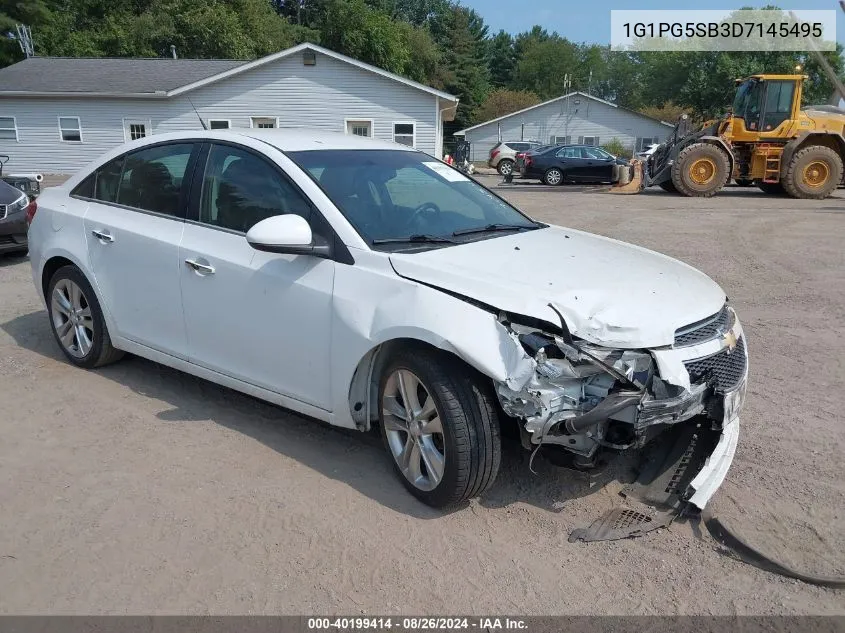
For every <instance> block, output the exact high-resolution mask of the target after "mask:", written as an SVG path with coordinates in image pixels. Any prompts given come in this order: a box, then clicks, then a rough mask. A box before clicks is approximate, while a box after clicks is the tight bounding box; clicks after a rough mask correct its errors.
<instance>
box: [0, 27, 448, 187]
mask: <svg viewBox="0 0 845 633" xmlns="http://www.w3.org/2000/svg"><path fill="white" fill-rule="evenodd" d="M457 105H458V98H457V97H455V96H453V95H450V94H447V93H445V92H442V91H440V90H435V89H434V88H430V87H428V86H424V85H422V84H419V83H417V82H415V81H411V80H410V79H406V78H404V77H400V76H399V75H395V74H393V73H390V72H387V71H386V70H382V69H381V68H376V67H375V66H371V65H369V64H365V63H363V62H360V61H358V60H356V59H352V58H350V57H347V56H345V55H341V54H339V53H335V52H334V51H330V50H328V49H326V48H323V47H321V46H317V45H315V44H300V45H298V46H294V47H293V48H289V49H286V50H283V51H280V52H278V53H274V54H272V55H268V56H266V57H262V58H260V59H256V60H253V61H243V60H210V59H169V58H160V59H131V58H130V59H114V58H112V59H90V58H55V57H32V58H30V59H27V60H24V61H22V62H19V63H17V64H13V65H12V66H8V67H6V68H3V69H0V154H7V155H9V157H10V160H9V163H8V166H7V168H6V169H7V170H8V171H9V172H16V173H31V172H42V173H46V174H50V173H53V174H70V173H73V172H75V171H76V170H77V169H79V168H80V167H82V166H83V165H85V164H86V163H88V162H89V161H91V160H93V159H95V158H96V157H97V156H99V155H100V154H102V153H103V152H105V151H107V150H110V149H112V148H113V147H115V146H116V145H118V144H120V143H123V142H124V141H128V140H131V139H135V138H139V137H142V136H147V135H150V134H156V133H160V132H170V131H174V130H186V129H201V126H202V123H201V122H200V118H201V119H202V121H203V122H204V123H205V125H206V126H208V127H209V128H227V127H278V128H303V127H306V128H307V127H310V128H318V129H321V130H333V131H337V132H346V133H347V134H358V135H361V136H373V137H375V138H379V139H384V140H391V141H396V142H397V143H404V144H406V145H411V146H413V147H416V148H417V149H419V150H422V151H424V152H427V153H429V154H431V155H433V156H441V155H442V153H443V121H451V120H452V119H453V118H454V116H455V110H456V108H457Z"/></svg>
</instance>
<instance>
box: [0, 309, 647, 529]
mask: <svg viewBox="0 0 845 633" xmlns="http://www.w3.org/2000/svg"><path fill="white" fill-rule="evenodd" d="M0 329H2V330H4V331H5V332H6V333H7V334H8V335H9V336H11V337H12V338H13V339H14V340H15V342H16V343H17V344H18V345H20V346H21V347H23V348H25V349H27V350H30V351H32V352H35V353H37V354H40V355H41V356H44V357H47V358H50V359H52V360H57V361H60V362H66V361H65V358H64V356H63V355H62V353H61V351H60V350H59V348H58V347H57V345H56V343H55V340H54V339H53V335H52V332H51V331H50V328H49V325H48V322H47V318H46V313H45V312H44V311H37V312H32V313H30V314H26V315H23V316H19V317H16V318H14V319H12V320H10V321H7V322H6V323H3V324H0ZM67 371H68V372H75V371H83V370H80V369H77V368H74V367H71V366H68V367H67ZM94 371H96V372H97V373H98V374H99V375H101V376H103V377H105V378H107V379H109V380H113V381H115V382H117V383H119V384H121V385H124V386H126V387H128V388H129V389H132V390H133V391H134V392H136V393H138V394H141V395H143V396H146V397H149V398H152V399H155V400H158V401H160V402H165V403H167V404H168V405H169V406H170V408H169V409H167V410H165V411H162V412H161V413H159V414H157V417H158V418H159V419H160V420H163V421H165V422H169V423H173V424H190V423H191V422H199V421H208V420H210V421H212V422H214V423H216V424H219V425H221V426H224V427H226V428H228V429H231V430H234V431H237V432H238V433H242V434H244V435H246V436H249V437H251V438H253V439H255V440H258V441H259V442H261V443H263V444H264V445H265V446H267V447H269V448H271V449H273V450H274V451H276V452H278V453H280V454H282V455H285V456H286V457H289V458H292V459H295V460H296V461H297V462H299V463H301V464H303V465H305V466H307V467H309V468H312V469H313V470H316V471H317V472H319V473H321V474H323V475H325V476H326V477H330V478H332V479H336V480H338V481H342V482H344V483H345V484H347V485H349V486H350V487H352V488H353V489H355V490H356V491H358V492H359V493H360V494H362V495H366V496H367V497H369V498H371V499H373V500H375V501H377V502H378V503H380V504H382V505H384V506H386V507H388V508H390V509H392V510H394V511H396V512H401V513H403V514H407V515H410V516H413V517H415V518H419V519H436V518H439V517H441V516H444V515H445V514H449V513H451V512H454V511H457V510H461V509H462V508H463V507H466V505H467V504H464V505H463V506H458V507H456V508H452V509H450V510H448V511H441V510H435V509H432V508H430V507H428V506H426V505H425V504H423V503H421V502H419V501H417V500H416V499H415V498H414V497H412V496H411V495H410V494H409V493H408V492H407V491H406V490H405V489H404V487H403V486H402V484H401V483H400V482H399V480H398V479H397V478H396V475H395V474H394V472H393V468H392V464H391V462H390V458H389V456H388V454H387V453H386V451H385V449H384V447H383V445H382V440H381V437H380V436H379V435H378V433H377V432H376V431H371V432H369V433H361V432H358V431H354V430H349V429H341V428H338V427H333V426H330V425H328V424H326V423H323V422H320V421H318V420H315V419H313V418H309V417H306V416H303V415H300V414H298V413H294V412H292V411H289V410H287V409H283V408H281V407H277V406H275V405H272V404H269V403H266V402H264V401H262V400H259V399H257V398H253V397H251V396H248V395H245V394H242V393H240V392H238V391H234V390H232V389H228V388H226V387H222V386H219V385H217V384H214V383H212V382H209V381H207V380H203V379H201V378H196V377H194V376H191V375H189V374H186V373H184V372H181V371H177V370H175V369H170V368H169V367H165V366H163V365H159V364H158V363H154V362H152V361H148V360H146V359H143V358H140V357H137V356H133V355H127V356H126V357H125V358H124V359H123V360H121V361H120V362H118V363H115V364H113V365H109V366H106V367H102V368H99V369H97V370H94ZM507 435H513V434H507ZM502 453H503V454H502V464H501V469H500V471H499V475H498V477H497V479H496V481H495V483H494V484H493V486H492V487H491V488H490V489H489V490H488V491H487V492H486V493H485V494H484V495H483V496H482V497H481V498H480V499H479V501H478V502H479V503H480V504H481V505H482V506H484V507H489V508H501V507H505V506H508V505H511V504H514V503H517V502H522V503H527V504H530V505H533V506H535V507H537V508H540V509H543V510H546V511H549V512H560V511H561V510H562V509H563V508H564V506H565V505H566V503H567V502H568V501H571V500H573V499H576V498H579V497H585V496H588V495H591V494H595V493H597V492H599V491H600V490H601V488H602V487H603V486H604V485H606V484H607V483H609V482H611V481H614V480H617V481H623V480H624V481H627V480H629V477H630V471H629V470H628V469H627V467H622V469H621V470H620V468H617V467H611V468H608V469H605V470H604V471H603V473H601V474H599V475H586V474H584V473H580V472H574V471H571V470H568V469H563V468H558V467H556V466H553V465H552V464H551V463H549V462H547V461H545V460H544V459H542V457H539V458H537V459H535V460H534V462H533V464H532V466H533V468H534V470H535V471H536V474H533V473H532V472H531V471H530V470H529V457H530V455H529V454H528V453H527V452H526V451H525V450H524V449H522V447H521V446H520V445H519V442H518V440H517V439H516V438H515V437H505V438H504V439H503V452H502Z"/></svg>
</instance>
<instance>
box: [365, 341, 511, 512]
mask: <svg viewBox="0 0 845 633" xmlns="http://www.w3.org/2000/svg"><path fill="white" fill-rule="evenodd" d="M378 407H379V422H380V426H381V435H382V439H383V440H384V444H385V446H386V447H387V452H388V453H389V454H390V456H391V461H392V462H393V467H394V470H395V471H396V473H397V475H398V476H399V478H400V480H401V481H402V483H403V484H404V485H405V487H406V488H407V489H408V490H409V491H410V493H411V494H413V495H414V496H415V497H417V499H419V500H420V501H422V502H423V503H426V504H428V505H430V506H433V507H435V508H444V507H449V506H452V505H455V504H457V503H460V502H461V501H464V500H466V499H470V498H472V497H475V496H478V495H479V494H481V493H482V492H484V491H485V490H487V489H488V488H489V487H490V485H491V484H492V483H493V481H494V480H495V478H496V474H497V473H498V471H499V463H500V461H501V440H500V437H499V422H498V417H497V414H496V408H495V405H494V401H493V396H492V394H491V393H490V389H489V386H488V385H486V383H485V381H484V380H482V379H481V378H480V377H478V375H477V374H476V373H475V372H474V371H473V370H472V369H469V368H468V367H466V366H465V365H462V364H461V363H460V362H459V361H457V360H456V359H453V358H451V357H449V356H447V355H446V354H445V353H440V352H434V351H430V350H420V349H418V348H414V349H406V350H405V351H404V352H400V353H399V354H397V355H396V356H395V357H394V358H393V359H392V360H391V361H389V362H388V363H387V365H386V367H385V369H384V371H383V372H382V376H381V380H380V382H379V401H378Z"/></svg>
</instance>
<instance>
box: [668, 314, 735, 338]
mask: <svg viewBox="0 0 845 633" xmlns="http://www.w3.org/2000/svg"><path fill="white" fill-rule="evenodd" d="M730 329H731V313H730V310H728V306H727V305H726V306H724V307H723V308H722V309H721V310H719V312H717V313H716V314H714V315H713V316H709V317H707V318H706V319H702V320H701V321H696V322H695V323H692V324H690V325H685V326H684V327H682V328H678V329H677V330H675V347H687V346H688V345H695V344H696V343H703V342H704V341H709V340H710V339H714V338H716V337H717V336H719V334H720V333H724V332H727V331H728V330H730Z"/></svg>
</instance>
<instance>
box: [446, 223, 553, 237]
mask: <svg viewBox="0 0 845 633" xmlns="http://www.w3.org/2000/svg"><path fill="white" fill-rule="evenodd" d="M539 228H540V225H539V224H530V225H528V226H526V225H525V224H488V225H487V226H477V227H475V228H474V229H461V230H460V231H455V232H454V233H452V236H453V237H457V236H459V235H470V234H472V233H488V232H491V231H521V230H522V229H526V230H532V231H533V230H534V229H539Z"/></svg>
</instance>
